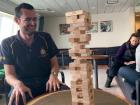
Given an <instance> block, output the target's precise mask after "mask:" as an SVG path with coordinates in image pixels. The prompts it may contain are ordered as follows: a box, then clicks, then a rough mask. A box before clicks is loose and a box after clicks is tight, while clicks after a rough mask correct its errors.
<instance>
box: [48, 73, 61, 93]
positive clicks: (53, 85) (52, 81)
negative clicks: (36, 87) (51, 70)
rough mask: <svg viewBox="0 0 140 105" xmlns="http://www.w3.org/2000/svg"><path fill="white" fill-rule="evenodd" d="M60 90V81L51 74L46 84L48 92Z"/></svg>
mask: <svg viewBox="0 0 140 105" xmlns="http://www.w3.org/2000/svg"><path fill="white" fill-rule="evenodd" d="M59 88H60V81H59V79H58V77H57V76H56V75H53V74H51V75H50V78H49V80H48V81H47V83H46V91H47V92H48V91H49V92H52V91H56V90H58V89H59Z"/></svg>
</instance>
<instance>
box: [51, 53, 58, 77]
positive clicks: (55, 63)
mask: <svg viewBox="0 0 140 105" xmlns="http://www.w3.org/2000/svg"><path fill="white" fill-rule="evenodd" d="M51 67H52V68H51V74H54V75H55V73H56V74H58V71H59V65H58V61H57V57H56V56H54V57H53V58H51Z"/></svg>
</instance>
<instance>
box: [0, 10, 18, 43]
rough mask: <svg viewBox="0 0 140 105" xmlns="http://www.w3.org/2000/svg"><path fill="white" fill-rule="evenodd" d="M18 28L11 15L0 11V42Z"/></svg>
mask: <svg viewBox="0 0 140 105" xmlns="http://www.w3.org/2000/svg"><path fill="white" fill-rule="evenodd" d="M18 29H19V27H18V25H16V23H15V22H14V16H13V15H9V14H6V13H3V12H0V43H1V41H2V40H3V39H5V38H7V37H9V36H12V35H15V34H16V33H17V30H18Z"/></svg>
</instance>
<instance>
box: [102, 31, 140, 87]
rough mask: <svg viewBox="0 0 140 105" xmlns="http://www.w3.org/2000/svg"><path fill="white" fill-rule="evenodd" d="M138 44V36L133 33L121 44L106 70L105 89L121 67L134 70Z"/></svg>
mask: <svg viewBox="0 0 140 105" xmlns="http://www.w3.org/2000/svg"><path fill="white" fill-rule="evenodd" d="M138 44H139V38H138V36H137V35H136V34H135V33H133V34H132V35H131V36H130V38H129V40H128V41H127V42H125V43H124V44H122V46H121V47H120V48H119V50H118V51H117V54H116V56H115V58H114V61H113V62H112V65H111V67H110V69H109V70H107V81H106V83H105V87H107V88H109V87H110V86H111V82H112V80H113V78H114V76H116V75H117V73H118V70H119V68H120V67H121V66H127V67H130V68H133V69H135V66H136V65H135V64H136V62H135V51H136V48H137V46H138Z"/></svg>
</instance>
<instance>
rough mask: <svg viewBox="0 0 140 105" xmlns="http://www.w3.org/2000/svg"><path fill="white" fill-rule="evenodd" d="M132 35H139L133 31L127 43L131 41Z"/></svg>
mask: <svg viewBox="0 0 140 105" xmlns="http://www.w3.org/2000/svg"><path fill="white" fill-rule="evenodd" d="M132 37H138V36H137V34H136V33H132V34H131V36H130V38H129V40H128V41H127V43H130V40H131V38H132Z"/></svg>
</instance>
